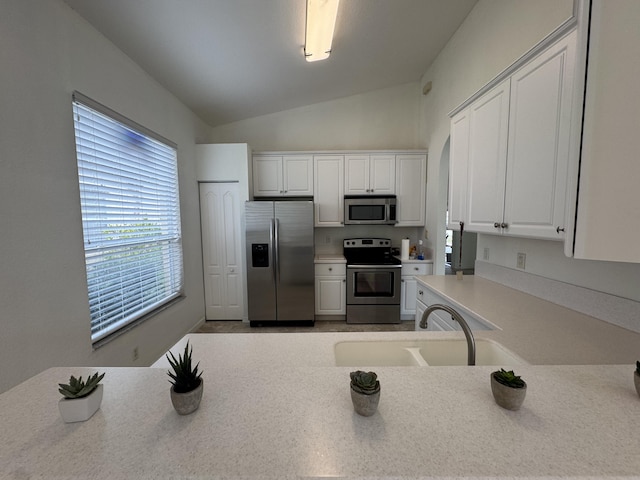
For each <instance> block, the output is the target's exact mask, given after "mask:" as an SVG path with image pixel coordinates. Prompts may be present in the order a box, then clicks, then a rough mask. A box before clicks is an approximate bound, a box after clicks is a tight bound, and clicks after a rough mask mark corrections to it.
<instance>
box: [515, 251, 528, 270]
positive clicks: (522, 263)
mask: <svg viewBox="0 0 640 480" xmlns="http://www.w3.org/2000/svg"><path fill="white" fill-rule="evenodd" d="M526 261H527V255H526V254H525V253H521V252H518V260H517V261H516V267H517V268H520V269H521V270H524V266H525V263H526Z"/></svg>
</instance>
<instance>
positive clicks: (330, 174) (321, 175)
mask: <svg viewBox="0 0 640 480" xmlns="http://www.w3.org/2000/svg"><path fill="white" fill-rule="evenodd" d="M313 163H314V172H313V179H314V188H313V192H314V193H313V203H314V207H315V226H316V227H342V226H344V156H342V155H316V156H315V157H314V158H313Z"/></svg>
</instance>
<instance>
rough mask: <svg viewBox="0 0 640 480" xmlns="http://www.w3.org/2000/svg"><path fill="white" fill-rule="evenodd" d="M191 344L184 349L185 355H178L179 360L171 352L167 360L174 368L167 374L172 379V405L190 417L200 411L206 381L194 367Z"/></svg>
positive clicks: (181, 413)
mask: <svg viewBox="0 0 640 480" xmlns="http://www.w3.org/2000/svg"><path fill="white" fill-rule="evenodd" d="M192 351H193V348H191V349H189V342H187V344H186V345H185V347H184V355H180V354H178V358H177V359H176V357H175V356H174V355H173V353H171V352H169V354H168V355H167V360H169V364H170V365H171V367H172V368H173V372H172V371H168V372H167V374H168V375H169V376H170V377H171V380H169V382H171V385H172V386H171V390H170V393H171V403H172V404H173V408H175V409H176V412H178V413H179V414H180V415H188V414H190V413H192V412H194V411H196V410H197V409H198V407H199V406H200V400H202V390H203V386H204V379H203V378H201V377H202V372H200V373H198V365H200V364H199V363H198V364H197V365H196V366H195V367H192V366H191V365H192V364H191V353H192Z"/></svg>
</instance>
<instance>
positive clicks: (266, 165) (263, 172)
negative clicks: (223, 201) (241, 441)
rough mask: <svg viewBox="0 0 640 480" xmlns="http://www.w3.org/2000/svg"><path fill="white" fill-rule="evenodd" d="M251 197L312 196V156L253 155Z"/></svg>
mask: <svg viewBox="0 0 640 480" xmlns="http://www.w3.org/2000/svg"><path fill="white" fill-rule="evenodd" d="M253 195H254V196H256V197H273V196H288V197H298V196H310V195H313V156H312V155H254V157H253Z"/></svg>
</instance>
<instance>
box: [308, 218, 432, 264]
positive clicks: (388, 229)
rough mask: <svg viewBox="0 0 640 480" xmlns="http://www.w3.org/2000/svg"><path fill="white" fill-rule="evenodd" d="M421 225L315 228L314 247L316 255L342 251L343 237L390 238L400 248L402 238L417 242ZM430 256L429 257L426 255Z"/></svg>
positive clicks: (393, 244) (421, 230) (412, 242)
mask: <svg viewBox="0 0 640 480" xmlns="http://www.w3.org/2000/svg"><path fill="white" fill-rule="evenodd" d="M422 232H423V229H422V227H392V226H388V225H348V226H345V227H336V228H330V227H329V228H326V227H322V228H316V229H315V231H314V248H315V254H316V255H328V254H336V253H339V254H341V253H342V241H343V240H344V239H345V238H361V237H362V238H364V237H372V238H390V239H391V245H392V246H393V247H397V248H400V245H401V244H402V239H403V238H409V239H410V240H411V244H412V245H413V244H416V243H417V242H418V239H419V238H422V237H418V235H419V234H421V233H422ZM428 258H431V257H428Z"/></svg>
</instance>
